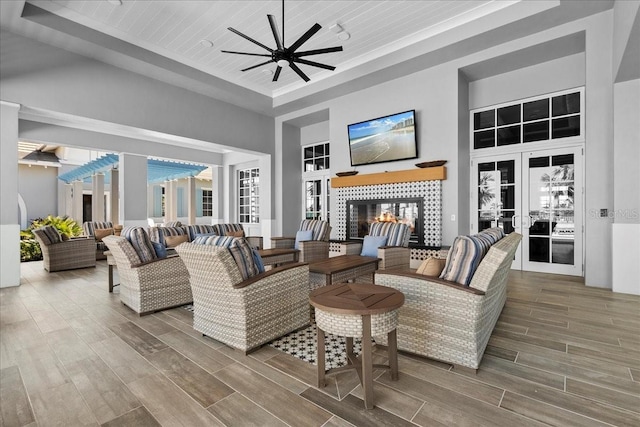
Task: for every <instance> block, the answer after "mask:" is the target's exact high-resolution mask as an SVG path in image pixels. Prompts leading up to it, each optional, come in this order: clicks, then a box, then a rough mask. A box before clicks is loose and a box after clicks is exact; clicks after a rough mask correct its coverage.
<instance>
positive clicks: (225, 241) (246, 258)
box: [193, 236, 260, 280]
mask: <svg viewBox="0 0 640 427" xmlns="http://www.w3.org/2000/svg"><path fill="white" fill-rule="evenodd" d="M193 243H195V244H199V245H210V246H220V247H223V248H228V249H229V252H230V253H231V256H232V257H233V260H234V261H235V262H236V265H237V266H238V270H240V274H241V275H242V279H243V280H246V279H248V278H249V277H252V276H255V275H256V274H259V273H260V269H259V268H258V265H256V260H255V258H254V254H253V250H252V249H251V246H249V243H248V242H247V240H246V239H244V238H237V237H230V236H209V237H205V236H203V237H196V239H195V240H194V241H193Z"/></svg>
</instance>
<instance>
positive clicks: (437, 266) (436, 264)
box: [416, 257, 446, 277]
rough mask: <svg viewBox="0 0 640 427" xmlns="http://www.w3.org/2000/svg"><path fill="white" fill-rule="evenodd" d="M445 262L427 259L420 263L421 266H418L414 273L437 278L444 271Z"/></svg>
mask: <svg viewBox="0 0 640 427" xmlns="http://www.w3.org/2000/svg"><path fill="white" fill-rule="evenodd" d="M445 262H446V260H444V259H440V258H432V257H429V258H427V259H425V260H424V261H422V264H420V267H418V270H417V271H416V273H418V274H424V275H425V276H436V277H438V276H440V273H442V270H443V269H444V264H445Z"/></svg>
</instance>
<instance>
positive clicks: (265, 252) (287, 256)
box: [258, 249, 300, 267]
mask: <svg viewBox="0 0 640 427" xmlns="http://www.w3.org/2000/svg"><path fill="white" fill-rule="evenodd" d="M258 253H259V254H260V257H261V258H262V262H263V264H264V265H265V266H266V265H273V266H274V267H277V266H278V265H281V264H286V263H288V262H298V254H299V253H300V251H299V250H298V249H262V250H259V251H258Z"/></svg>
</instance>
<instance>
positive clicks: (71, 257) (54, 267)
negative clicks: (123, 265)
mask: <svg viewBox="0 0 640 427" xmlns="http://www.w3.org/2000/svg"><path fill="white" fill-rule="evenodd" d="M33 234H34V236H35V238H36V240H37V241H38V243H39V244H40V249H41V250H42V258H43V261H44V262H43V265H44V269H45V270H47V271H48V272H49V273H52V272H54V271H62V270H73V269H76V268H86V267H95V266H96V241H95V239H94V238H93V237H92V238H86V237H78V238H74V239H69V240H65V241H63V240H62V238H61V237H60V234H58V231H57V230H56V229H55V228H54V227H52V226H49V225H48V226H44V227H41V228H38V229H35V230H33Z"/></svg>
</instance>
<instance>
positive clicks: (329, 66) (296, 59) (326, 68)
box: [293, 58, 336, 71]
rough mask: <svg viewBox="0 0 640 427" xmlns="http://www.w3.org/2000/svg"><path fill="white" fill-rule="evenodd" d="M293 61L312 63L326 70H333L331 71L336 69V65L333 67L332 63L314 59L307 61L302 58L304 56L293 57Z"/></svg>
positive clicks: (313, 65)
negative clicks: (326, 63) (328, 63)
mask: <svg viewBox="0 0 640 427" xmlns="http://www.w3.org/2000/svg"><path fill="white" fill-rule="evenodd" d="M293 62H299V63H300V64H306V65H311V66H312V67H318V68H324V69H325V70H331V71H333V70H335V69H336V67H333V66H331V65H325V64H321V63H319V62H314V61H307V60H306V59H302V58H293Z"/></svg>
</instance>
